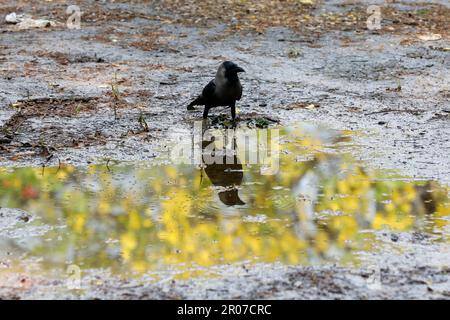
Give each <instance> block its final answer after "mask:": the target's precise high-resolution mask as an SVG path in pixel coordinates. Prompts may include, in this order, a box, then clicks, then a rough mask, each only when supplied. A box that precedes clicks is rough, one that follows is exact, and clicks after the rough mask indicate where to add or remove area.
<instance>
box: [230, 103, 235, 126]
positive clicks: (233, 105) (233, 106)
mask: <svg viewBox="0 0 450 320" xmlns="http://www.w3.org/2000/svg"><path fill="white" fill-rule="evenodd" d="M230 109H231V120H233V121H235V120H236V101H234V102H233V103H232V104H230Z"/></svg>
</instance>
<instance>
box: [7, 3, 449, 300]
mask: <svg viewBox="0 0 450 320" xmlns="http://www.w3.org/2000/svg"><path fill="white" fill-rule="evenodd" d="M32 3H33V4H32V5H31V4H30V2H29V1H9V0H5V1H2V2H1V3H0V70H1V72H0V126H1V130H0V164H1V165H2V166H3V167H16V166H40V165H42V164H44V163H45V164H46V165H57V164H58V162H62V163H68V164H75V165H77V166H80V165H86V164H89V163H105V162H107V161H109V160H119V161H140V160H150V159H153V158H155V157H157V156H158V155H159V154H160V153H161V152H164V150H165V148H166V147H167V145H169V144H170V142H171V141H173V137H174V136H176V134H177V131H179V130H183V129H190V128H191V127H192V124H193V122H194V121H196V120H199V119H200V118H201V110H200V108H198V111H196V112H187V111H186V105H187V104H188V102H189V101H190V100H191V99H192V98H194V97H195V95H196V94H197V93H199V92H200V90H201V89H202V88H203V86H204V84H205V83H207V81H209V79H210V78H212V77H213V76H214V73H215V69H216V68H217V66H218V65H219V64H220V62H221V61H223V60H226V59H229V60H233V61H235V62H237V63H238V64H239V65H241V66H242V67H243V68H244V69H245V70H246V73H245V74H243V76H242V77H241V79H242V80H241V81H242V83H243V86H244V95H243V99H242V100H241V101H239V104H238V109H239V117H241V119H248V118H257V117H269V118H271V119H275V120H277V121H279V124H280V125H285V124H286V125H287V124H290V123H297V122H312V123H320V124H324V125H326V126H327V127H330V128H335V129H349V130H353V131H356V132H358V134H357V135H356V137H355V139H356V141H355V143H356V144H358V145H360V149H359V150H360V152H359V153H358V154H357V157H358V158H361V159H363V160H366V161H367V162H368V163H369V164H370V165H371V166H372V167H379V168H387V169H389V168H392V169H397V170H399V171H400V172H401V173H402V174H405V175H407V176H410V177H420V178H427V179H434V180H437V181H439V182H440V183H442V184H447V185H448V184H450V161H449V154H450V125H449V124H450V102H449V99H450V77H449V74H450V33H449V28H448V27H449V22H450V5H449V2H448V1H444V0H442V1H428V2H415V1H386V2H384V1H373V4H378V5H379V6H380V8H381V19H382V20H381V29H380V30H372V31H371V30H368V29H367V26H366V20H367V18H368V16H369V14H368V13H367V7H368V4H367V2H366V1H326V2H323V1H316V2H315V4H312V5H310V4H303V3H302V1H291V0H289V1H286V3H284V5H283V6H281V5H278V6H277V5H264V4H263V3H265V2H264V1H261V3H262V4H260V5H259V4H258V3H259V2H257V3H256V4H254V5H252V6H250V7H247V4H246V5H243V4H242V2H239V1H230V2H227V3H226V4H223V7H220V8H219V7H217V6H216V5H214V3H213V2H210V1H202V2H198V3H197V2H195V1H172V0H163V1H102V2H100V1H75V2H74V3H76V4H78V5H79V7H80V9H81V11H82V13H83V14H82V18H81V28H80V29H78V30H77V29H74V30H70V29H68V28H67V27H66V24H65V21H66V20H67V17H68V15H67V14H66V8H67V4H66V2H65V1H52V2H48V1H33V2H32ZM271 3H272V2H271ZM274 3H276V1H275V2H274ZM371 4H372V3H371ZM11 12H16V13H17V14H19V13H27V14H30V15H32V16H33V17H34V18H42V19H48V20H51V21H54V22H55V25H52V26H49V27H46V28H31V29H24V30H23V29H19V28H18V26H17V25H14V24H7V23H6V22H5V16H6V15H7V14H9V13H11ZM311 104H313V105H314V106H315V107H313V108H310V107H308V108H306V107H305V106H310V105H311ZM219 112H228V111H226V110H225V111H224V110H222V111H221V110H215V111H214V113H215V114H217V113H219ZM2 219H4V220H3V222H1V223H0V230H1V225H2V223H3V224H5V223H7V221H6V220H5V219H6V218H2ZM0 221H1V220H0ZM379 237H380V239H382V240H383V241H384V242H385V244H386V249H385V250H383V251H382V252H383V253H382V254H373V255H371V254H368V255H367V256H366V257H364V261H365V263H364V264H363V266H361V268H345V267H336V266H332V265H330V266H319V267H301V266H298V267H293V266H282V265H276V264H275V265H260V266H255V267H253V268H251V269H247V268H246V267H245V266H235V265H234V266H228V267H224V268H223V269H221V271H220V272H221V274H222V275H223V276H222V277H219V278H218V279H215V280H211V279H205V280H201V279H192V280H185V281H161V282H158V283H151V284H150V283H148V282H145V279H143V280H142V279H140V280H129V279H127V280H123V279H116V278H115V277H114V276H112V275H109V274H107V273H98V271H97V272H95V271H92V274H89V275H86V277H87V279H88V280H87V281H86V284H85V286H86V287H84V288H83V289H84V290H83V292H70V291H67V290H63V287H64V284H63V283H61V282H58V281H57V280H48V279H36V280H35V281H34V282H33V283H32V284H31V285H30V286H28V285H26V286H24V285H21V284H20V281H21V280H20V279H19V278H18V279H16V280H17V281H18V283H19V284H15V283H16V282H14V281H15V280H13V279H12V280H11V285H10V286H8V285H7V286H3V287H2V288H0V297H1V298H9V299H11V298H12V299H15V298H18V299H20V298H52V297H60V298H100V299H108V298H122V299H123V298H125V299H127V298H139V299H143V298H177V299H178V298H198V299H208V298H237V299H239V298H261V299H267V298H306V299H314V298H327V299H336V298H337V299H352V298H358V299H402V298H418V299H422V298H429V299H435V298H437V299H448V298H449V297H450V269H449V266H450V263H449V262H450V261H449V257H450V255H449V246H448V244H432V243H431V242H430V241H429V239H427V238H426V237H425V236H421V235H420V234H402V235H401V237H400V239H399V240H398V241H395V242H394V241H392V240H391V237H390V235H389V234H388V233H380V234H379ZM373 266H377V267H376V268H375V269H374V268H373ZM374 273H375V276H376V277H378V278H379V279H380V283H381V286H375V287H371V286H370V283H371V281H370V279H371V277H373V274H374ZM243 278H244V279H245V280H246V281H242V279H243ZM368 279H369V280H368Z"/></svg>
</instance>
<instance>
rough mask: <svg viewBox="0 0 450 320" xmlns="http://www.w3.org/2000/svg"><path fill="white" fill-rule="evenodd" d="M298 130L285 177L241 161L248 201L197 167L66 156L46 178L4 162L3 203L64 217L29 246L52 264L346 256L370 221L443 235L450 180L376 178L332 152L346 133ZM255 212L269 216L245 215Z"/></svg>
mask: <svg viewBox="0 0 450 320" xmlns="http://www.w3.org/2000/svg"><path fill="white" fill-rule="evenodd" d="M290 134H292V133H290ZM296 134H297V138H296V139H295V143H292V142H288V143H286V144H284V145H283V147H282V149H283V150H284V151H285V152H283V153H282V155H281V170H280V172H279V173H278V174H277V175H272V176H261V175H259V171H258V168H257V166H252V167H250V166H248V167H246V168H245V169H244V170H245V173H244V183H243V186H241V189H240V191H239V192H240V194H241V196H243V197H244V198H245V202H246V206H245V207H226V206H224V205H223V204H221V203H220V202H219V201H218V200H217V190H215V188H213V187H211V183H210V181H208V179H206V178H205V177H204V176H203V177H201V174H200V172H199V170H198V169H196V168H195V167H193V166H170V165H165V166H154V167H132V166H119V167H114V168H113V169H112V172H109V171H108V170H107V169H106V168H105V167H104V166H91V167H89V168H87V169H85V170H76V169H75V168H73V167H69V166H63V167H61V169H59V170H57V169H56V168H47V169H46V172H45V174H44V175H43V176H42V174H41V169H32V168H24V169H17V170H12V171H11V170H5V171H2V172H0V185H1V186H2V193H1V195H0V201H1V202H0V205H1V206H3V207H16V208H22V209H24V210H27V211H29V212H31V213H33V214H37V215H39V216H41V217H42V218H43V221H44V222H45V223H49V224H54V225H63V224H66V225H67V228H62V229H61V228H55V229H54V230H52V231H50V233H49V234H48V235H47V236H46V238H47V239H48V238H51V239H52V241H42V242H41V244H40V245H39V246H37V247H36V248H35V249H33V254H35V255H38V256H44V257H46V261H47V262H48V263H49V264H53V263H65V262H67V261H71V262H74V263H77V264H80V265H82V266H83V267H86V268H88V267H106V266H111V267H113V268H117V267H120V266H122V267H123V268H125V269H124V270H127V269H131V270H134V271H145V270H150V269H158V268H160V267H163V266H165V265H167V264H171V265H172V264H179V263H182V264H185V265H187V266H189V265H193V264H197V265H201V266H211V265H216V264H221V263H227V262H237V261H243V260H258V261H265V262H272V261H277V260H279V261H283V262H286V263H308V262H311V261H317V260H318V259H322V258H325V259H327V258H328V259H331V258H339V259H340V260H341V261H345V260H348V259H352V258H353V256H352V252H353V250H371V249H373V245H374V241H373V239H372V238H373V235H372V234H370V233H362V232H360V231H362V230H364V229H381V228H385V227H386V226H387V227H389V228H391V229H393V230H398V231H406V230H413V229H419V230H422V231H426V232H430V233H436V232H437V230H440V228H442V227H443V226H444V225H445V224H446V223H447V222H446V220H443V219H440V218H442V217H444V216H448V215H450V208H449V203H448V189H446V188H444V187H440V186H438V185H437V184H435V183H433V182H405V181H400V180H392V179H391V180H388V179H384V180H382V179H376V178H377V177H376V176H375V174H374V173H370V172H367V171H366V170H364V169H363V168H362V167H361V166H360V165H359V164H358V163H357V162H355V161H354V160H353V159H352V158H351V157H350V156H348V155H338V154H336V152H334V151H333V150H332V148H331V147H330V145H333V148H334V147H335V144H334V143H336V142H339V140H337V139H335V138H333V139H331V141H327V140H330V139H327V138H322V139H319V138H317V137H315V136H310V135H306V134H304V133H299V132H296ZM294 136H295V134H294ZM291 141H292V139H291ZM343 142H344V144H345V139H344V140H343ZM299 157H300V158H301V159H303V160H304V161H297V160H299ZM305 159H306V160H305ZM430 190H432V191H433V192H429V191H430ZM431 213H433V214H432V215H431ZM259 215H265V218H266V219H265V221H263V222H258V221H256V222H255V221H252V220H251V219H243V216H250V217H252V216H253V217H258V216H259ZM442 238H444V240H448V235H447V234H444V235H443V236H442Z"/></svg>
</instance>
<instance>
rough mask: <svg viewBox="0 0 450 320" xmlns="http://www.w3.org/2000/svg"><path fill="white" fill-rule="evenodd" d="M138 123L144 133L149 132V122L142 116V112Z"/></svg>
mask: <svg viewBox="0 0 450 320" xmlns="http://www.w3.org/2000/svg"><path fill="white" fill-rule="evenodd" d="M138 122H139V126H140V127H141V130H142V132H148V131H149V129H148V124H147V121H145V118H144V115H143V114H142V112H141V113H140V114H139V118H138Z"/></svg>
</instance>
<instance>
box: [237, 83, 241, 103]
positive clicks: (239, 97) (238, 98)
mask: <svg viewBox="0 0 450 320" xmlns="http://www.w3.org/2000/svg"><path fill="white" fill-rule="evenodd" d="M241 98H242V86H241V85H239V95H238V97H237V100H241Z"/></svg>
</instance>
